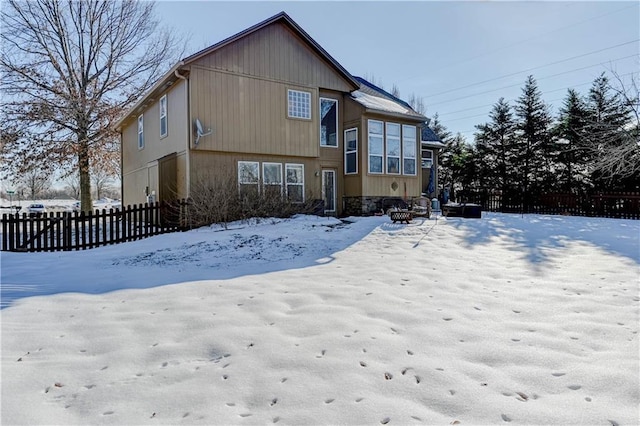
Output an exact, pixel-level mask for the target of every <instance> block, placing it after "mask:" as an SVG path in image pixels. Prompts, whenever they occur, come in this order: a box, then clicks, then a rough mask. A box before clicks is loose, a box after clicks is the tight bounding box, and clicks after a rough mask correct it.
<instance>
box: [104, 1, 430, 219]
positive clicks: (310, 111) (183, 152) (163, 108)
mask: <svg viewBox="0 0 640 426" xmlns="http://www.w3.org/2000/svg"><path fill="white" fill-rule="evenodd" d="M425 121H426V117H424V116H423V115H421V114H418V113H417V112H416V111H414V110H413V108H411V106H410V105H409V104H407V103H406V102H404V101H402V100H400V99H398V98H397V97H395V96H393V95H391V94H389V93H387V92H385V91H384V90H382V89H380V88H378V87H376V86H375V85H373V84H371V83H369V82H367V81H366V80H364V79H362V78H357V77H354V76H352V75H351V74H350V73H349V72H348V71H347V70H346V69H345V68H344V67H343V66H341V65H340V64H339V63H338V62H337V61H336V60H335V59H334V58H332V57H331V55H329V53H327V52H326V51H325V50H324V49H323V48H322V47H321V46H320V45H319V44H318V43H317V42H315V41H314V40H313V39H312V38H311V36H309V34H307V33H306V32H305V31H304V30H303V29H302V28H301V27H300V26H299V25H298V24H296V23H295V22H294V21H293V20H292V19H291V18H290V17H289V16H288V15H287V14H286V13H284V12H281V13H279V14H277V15H275V16H273V17H271V18H269V19H267V20H265V21H263V22H260V23H258V24H256V25H254V26H252V27H250V28H247V29H246V30H244V31H242V32H240V33H238V34H236V35H234V36H231V37H229V38H227V39H225V40H222V41H221V42H219V43H217V44H214V45H212V46H210V47H208V48H206V49H204V50H202V51H200V52H197V53H195V54H193V55H191V56H188V57H186V58H184V59H183V60H181V61H180V62H179V63H177V64H175V65H174V66H173V67H172V68H171V69H170V70H169V71H168V72H167V73H166V74H165V75H164V77H163V78H161V79H160V80H159V81H158V82H157V83H156V85H155V86H154V87H153V88H152V89H151V90H150V91H149V92H148V93H146V94H145V95H144V96H143V97H142V99H141V100H140V101H139V102H138V103H137V104H136V105H134V106H133V108H132V109H131V110H130V111H129V112H128V113H127V114H126V115H125V116H124V117H122V118H121V119H120V121H119V122H118V125H117V126H118V130H119V132H120V135H121V150H122V195H123V203H125V204H134V203H143V202H145V201H146V200H147V199H148V198H147V197H148V196H149V195H153V196H154V199H155V200H156V201H161V200H168V199H175V198H187V197H189V196H190V195H191V194H192V192H193V191H194V190H195V188H197V182H198V181H199V180H202V179H212V178H213V177H215V176H216V175H219V174H221V173H229V174H231V175H233V176H234V177H235V179H236V183H237V185H238V186H239V187H240V188H243V187H247V188H253V187H255V188H256V189H258V190H261V188H262V187H264V186H266V185H269V186H270V187H272V188H273V187H276V186H279V187H280V189H281V190H282V193H283V194H285V195H286V196H287V197H289V198H290V199H292V200H293V201H301V202H302V201H305V199H322V200H324V209H325V213H326V214H330V215H342V214H367V213H371V212H373V211H375V210H376V209H378V208H379V206H380V203H381V200H383V199H385V198H386V199H389V198H394V197H395V198H403V199H408V198H411V197H419V196H420V195H421V193H423V192H424V191H425V190H427V187H426V186H425V185H424V177H423V172H424V169H423V167H421V163H420V160H421V157H420V156H421V154H422V152H423V151H422V149H421V148H422V147H423V145H422V143H421V138H419V136H420V135H421V134H422V129H423V125H424V123H425Z"/></svg>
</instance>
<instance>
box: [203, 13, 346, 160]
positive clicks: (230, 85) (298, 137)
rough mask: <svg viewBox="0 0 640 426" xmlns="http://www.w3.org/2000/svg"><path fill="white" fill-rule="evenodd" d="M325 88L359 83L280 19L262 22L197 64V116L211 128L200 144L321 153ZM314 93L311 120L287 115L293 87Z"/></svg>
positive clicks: (276, 152)
mask: <svg viewBox="0 0 640 426" xmlns="http://www.w3.org/2000/svg"><path fill="white" fill-rule="evenodd" d="M319 88H323V89H327V90H329V91H335V92H349V91H350V90H352V89H353V88H352V87H351V86H350V83H349V82H348V81H346V80H345V79H344V77H343V75H341V74H340V73H339V72H338V71H337V70H336V69H335V68H334V67H332V66H331V65H330V64H329V63H327V61H326V60H325V59H324V58H323V57H321V56H320V55H319V54H318V53H316V52H315V51H314V50H313V49H311V48H310V47H309V45H308V44H307V43H306V41H303V40H302V39H301V38H300V37H299V36H298V35H297V34H296V33H294V32H293V31H292V30H291V29H290V28H289V27H288V26H287V25H286V24H284V23H282V22H278V23H274V24H272V25H269V26H266V27H264V28H261V29H259V30H257V31H255V32H253V33H251V34H249V35H247V36H245V37H242V38H240V39H238V40H235V41H233V42H232V43H230V44H228V45H225V46H222V47H220V48H219V49H216V50H214V51H213V52H211V53H209V54H207V55H205V56H203V57H202V58H199V59H197V60H195V61H194V62H193V64H192V65H191V97H192V118H193V119H196V118H198V119H200V120H201V122H202V124H203V125H204V126H205V127H206V128H211V129H212V131H213V134H212V135H211V136H210V137H205V138H203V139H202V140H201V141H200V143H199V144H198V146H197V148H195V149H197V150H213V151H226V152H244V153H251V152H258V153H265V154H270V155H296V156H304V157H318V156H319V155H320V153H319V130H318V129H319V122H318V117H319V114H318V108H319V96H320V93H319ZM288 90H300V91H305V92H308V93H310V94H311V119H309V120H308V119H296V118H289V117H288V111H287V91H288Z"/></svg>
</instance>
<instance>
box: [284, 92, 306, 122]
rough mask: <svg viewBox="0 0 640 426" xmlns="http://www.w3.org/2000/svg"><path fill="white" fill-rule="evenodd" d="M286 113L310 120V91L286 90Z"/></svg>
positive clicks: (292, 116)
mask: <svg viewBox="0 0 640 426" xmlns="http://www.w3.org/2000/svg"><path fill="white" fill-rule="evenodd" d="M287 101H288V107H287V109H288V115H289V117H291V118H304V119H307V120H311V92H302V91H300V90H287Z"/></svg>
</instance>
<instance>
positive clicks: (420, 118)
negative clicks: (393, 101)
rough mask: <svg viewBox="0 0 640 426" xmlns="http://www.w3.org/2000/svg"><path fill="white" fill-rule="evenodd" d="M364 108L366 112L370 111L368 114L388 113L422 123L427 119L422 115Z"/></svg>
mask: <svg viewBox="0 0 640 426" xmlns="http://www.w3.org/2000/svg"><path fill="white" fill-rule="evenodd" d="M364 110H365V112H366V113H370V114H380V115H388V116H390V117H396V118H403V119H409V120H411V121H415V122H417V123H424V122H425V120H426V119H427V117H425V116H423V115H412V114H403V113H401V112H392V111H385V110H381V109H374V108H366V107H365V108H364Z"/></svg>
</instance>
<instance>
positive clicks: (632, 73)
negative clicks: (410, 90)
mask: <svg viewBox="0 0 640 426" xmlns="http://www.w3.org/2000/svg"><path fill="white" fill-rule="evenodd" d="M634 74H635V75H637V74H638V71H634V72H629V73H626V74H621V75H620V76H619V77H620V78H622V77H627V76H630V75H634ZM587 84H593V81H587V82H584V83H579V84H573V85H571V86H566V87H560V88H558V89H553V90H547V91H545V92H543V93H542V95H543V96H544V95H547V94H549V93H554V92H559V91H561V90H567V89H573V88H574V87H580V86H585V85H587ZM562 99H564V98H560V99H555V100H553V101H545V103H547V104H548V105H550V103H551V102H555V101H558V100H562ZM515 100H517V98H514V99H508V100H507V102H513V101H515ZM491 105H493V104H491ZM489 106H490V105H489ZM481 115H482V116H488V115H489V114H488V113H487V114H479V115H478V116H481ZM438 116H440V115H439V114H438ZM475 117H476V116H473V117H466V118H475ZM458 120H462V119H454V120H446V119H443V120H442V122H443V123H445V124H446V123H448V122H451V121H458ZM476 131H477V129H472V130H464V131H458V132H455V133H461V134H467V133H473V132H476Z"/></svg>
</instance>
